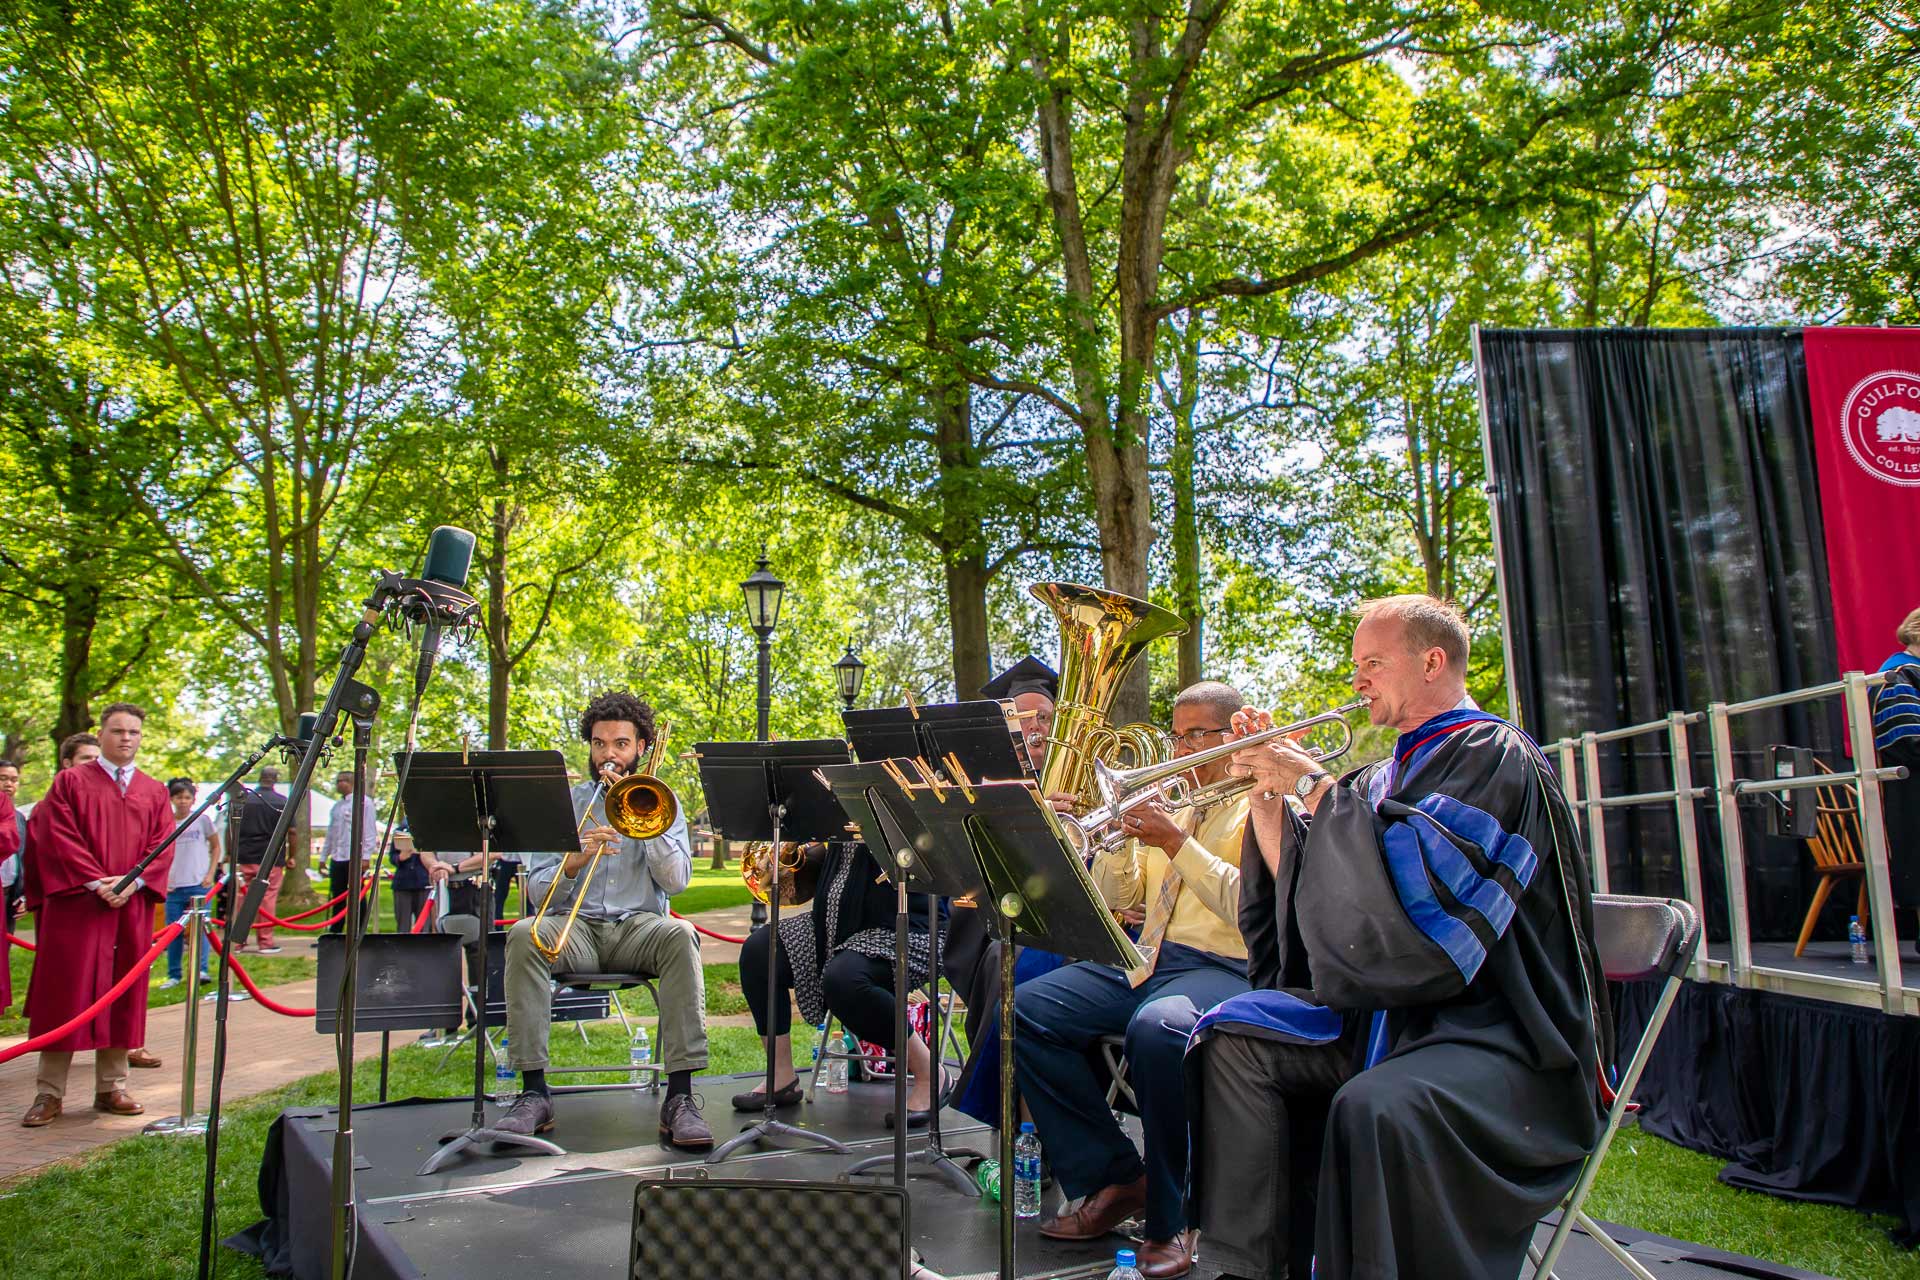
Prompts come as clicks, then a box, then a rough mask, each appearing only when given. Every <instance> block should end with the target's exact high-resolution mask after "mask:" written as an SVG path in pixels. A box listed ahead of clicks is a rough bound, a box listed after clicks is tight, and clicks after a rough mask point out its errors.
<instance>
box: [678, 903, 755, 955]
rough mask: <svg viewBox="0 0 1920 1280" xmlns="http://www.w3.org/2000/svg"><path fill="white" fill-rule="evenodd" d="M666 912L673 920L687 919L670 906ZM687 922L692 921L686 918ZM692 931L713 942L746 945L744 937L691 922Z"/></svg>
mask: <svg viewBox="0 0 1920 1280" xmlns="http://www.w3.org/2000/svg"><path fill="white" fill-rule="evenodd" d="M668 914H670V915H671V916H672V917H673V918H674V919H675V920H687V918H686V917H685V916H683V915H681V914H680V913H679V912H678V911H674V910H673V909H672V908H668ZM687 923H688V924H693V921H691V920H687ZM693 931H694V932H695V933H703V934H705V935H706V936H707V937H709V938H712V939H713V940H714V941H715V942H731V943H733V945H735V946H736V947H744V946H746V945H747V940H746V939H745V938H736V937H734V936H732V935H731V934H725V933H715V932H714V931H713V930H711V929H709V928H707V927H706V926H705V925H699V924H693Z"/></svg>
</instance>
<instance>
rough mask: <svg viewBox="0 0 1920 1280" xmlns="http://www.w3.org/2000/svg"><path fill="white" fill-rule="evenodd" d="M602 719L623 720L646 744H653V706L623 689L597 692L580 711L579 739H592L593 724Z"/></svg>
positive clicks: (589, 740)
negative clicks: (584, 708)
mask: <svg viewBox="0 0 1920 1280" xmlns="http://www.w3.org/2000/svg"><path fill="white" fill-rule="evenodd" d="M602 720H625V721H627V722H628V723H629V724H631V725H632V726H633V727H634V729H635V730H636V731H637V732H638V733H639V735H640V737H641V739H642V740H643V742H644V743H645V745H647V746H652V745H653V708H652V707H650V706H648V705H647V704H646V703H644V702H642V701H640V699H638V698H636V697H634V696H633V695H632V694H631V693H628V692H627V691H626V690H625V689H608V690H606V691H604V692H602V693H597V694H595V695H594V697H593V701H591V702H589V703H587V709H586V710H585V711H582V712H581V713H580V741H582V742H592V741H593V726H595V725H596V724H599V723H600V722H601V721H602Z"/></svg>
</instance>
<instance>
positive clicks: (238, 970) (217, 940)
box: [207, 930, 314, 1018]
mask: <svg viewBox="0 0 1920 1280" xmlns="http://www.w3.org/2000/svg"><path fill="white" fill-rule="evenodd" d="M207 941H208V942H209V943H210V944H211V945H212V946H213V949H214V950H215V951H218V952H219V953H220V957H221V959H223V960H225V961H226V962H227V963H228V964H229V965H231V966H233V976H234V977H236V978H238V979H240V985H241V986H243V987H245V988H246V989H247V994H248V995H250V996H252V997H253V999H254V1003H256V1004H258V1005H259V1006H260V1007H261V1008H263V1009H266V1010H268V1011H269V1012H271V1013H277V1014H279V1015H280V1016H281V1017H283V1018H311V1017H313V1014H314V1011H313V1010H312V1009H299V1008H295V1007H294V1006H292V1005H285V1004H281V1003H280V1002H279V1001H278V1000H275V999H274V998H273V997H272V996H270V995H268V994H267V993H266V992H264V991H262V990H261V989H260V988H259V986H258V985H257V984H255V982H254V980H253V976H252V975H251V974H249V973H248V972H247V971H246V970H245V969H244V968H242V967H241V965H240V962H239V961H238V960H236V959H234V958H233V957H232V956H231V955H229V954H228V953H227V940H226V939H225V938H223V937H221V936H220V935H219V934H217V933H214V932H212V931H211V930H209V931H208V932H207Z"/></svg>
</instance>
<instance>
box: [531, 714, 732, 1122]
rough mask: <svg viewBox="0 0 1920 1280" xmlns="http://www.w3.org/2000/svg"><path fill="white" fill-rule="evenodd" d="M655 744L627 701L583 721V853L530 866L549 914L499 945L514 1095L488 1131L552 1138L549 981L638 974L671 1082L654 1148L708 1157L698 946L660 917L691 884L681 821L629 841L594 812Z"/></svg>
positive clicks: (679, 925)
mask: <svg viewBox="0 0 1920 1280" xmlns="http://www.w3.org/2000/svg"><path fill="white" fill-rule="evenodd" d="M654 735H655V728H654V718H653V708H652V707H650V706H648V705H647V704H646V703H644V702H642V701H641V700H640V699H639V698H637V697H635V696H634V695H633V694H631V693H628V692H627V691H626V690H624V689H620V690H610V691H608V692H605V693H602V694H600V695H598V696H597V697H595V698H594V699H593V701H591V702H589V703H588V704H587V707H586V710H585V711H583V712H581V713H580V737H581V739H582V740H583V741H585V742H586V743H587V744H588V748H589V755H590V759H591V763H592V768H591V773H592V777H591V778H590V779H587V780H583V781H582V782H581V783H580V784H579V785H577V786H575V787H574V788H573V809H574V817H575V818H576V819H577V820H579V821H580V822H581V823H582V830H581V832H580V852H578V853H569V854H566V855H565V856H564V857H561V856H556V855H551V854H547V855H540V854H536V855H533V856H532V876H531V877H530V879H529V880H528V884H527V900H528V901H529V902H532V903H542V902H549V890H551V891H552V895H551V900H550V902H549V905H550V907H551V910H549V911H548V912H547V913H545V918H543V919H541V920H539V921H537V922H536V921H535V920H534V919H532V918H531V916H529V918H527V919H523V920H521V921H519V922H518V923H517V924H515V925H514V926H513V930H512V932H510V933H509V934H508V935H507V964H506V980H507V983H506V984H507V1038H508V1040H509V1042H510V1051H511V1055H512V1066H513V1068H514V1069H515V1070H517V1071H518V1072H520V1077H521V1082H522V1084H521V1093H520V1096H519V1097H518V1098H517V1099H515V1100H514V1103H513V1106H512V1107H511V1108H509V1110H508V1111H507V1114H506V1115H505V1116H503V1117H502V1118H501V1120H500V1122H499V1124H498V1125H496V1126H495V1127H496V1128H499V1129H503V1130H505V1131H507V1132H509V1133H526V1134H534V1133H545V1132H547V1131H548V1130H550V1129H552V1128H553V1127H554V1105H553V1097H552V1094H551V1092H550V1091H549V1089H548V1087H547V1074H546V1072H547V1034H548V1030H549V1028H550V1026H551V1024H552V1009H553V988H552V985H551V979H552V977H553V975H554V974H555V973H569V972H571V973H580V972H588V973H644V974H647V975H649V976H651V977H652V978H654V979H655V985H656V986H657V987H658V989H659V992H660V1065H661V1066H662V1067H663V1068H664V1069H665V1072H666V1081H667V1088H666V1097H665V1100H664V1101H663V1102H662V1103H661V1105H660V1136H661V1138H662V1139H663V1140H664V1141H666V1142H669V1143H671V1144H672V1145H673V1146H676V1147H683V1148H688V1149H700V1148H705V1147H711V1146H712V1145H713V1131H712V1130H711V1129H710V1128H708V1127H707V1122H706V1120H705V1119H703V1118H702V1117H701V1115H700V1111H699V1103H698V1099H696V1098H695V1096H694V1093H693V1075H694V1072H696V1071H698V1070H700V1069H701V1068H702V1067H704V1066H706V1065H707V1028H706V982H705V977H704V974H703V973H702V970H701V968H700V936H699V934H697V933H695V932H694V928H693V926H692V925H690V924H688V923H687V922H686V921H684V920H676V919H674V918H673V917H672V916H671V915H670V914H668V903H669V900H670V899H671V898H672V897H673V895H674V894H676V893H679V892H680V891H681V890H682V889H685V888H686V887H687V883H688V882H689V881H690V880H691V879H692V877H693V851H692V848H691V846H690V845H689V843H688V840H687V822H686V817H685V815H684V814H679V813H676V814H675V815H674V818H673V822H672V824H671V825H670V826H669V827H668V828H667V829H666V830H665V831H664V832H663V833H662V834H661V835H659V836H657V837H655V838H652V839H644V840H637V839H633V838H631V837H629V836H623V835H622V834H621V833H620V832H619V831H617V830H615V829H614V828H613V827H612V826H611V825H609V823H608V818H607V814H606V810H605V807H604V802H603V800H602V797H603V796H604V794H605V791H604V789H603V786H602V783H603V782H609V781H611V780H612V779H617V778H620V777H624V776H626V775H628V774H631V773H633V772H634V769H635V766H636V765H637V764H638V762H639V761H640V760H641V759H642V757H644V756H645V754H646V753H647V751H648V749H649V748H650V747H651V746H652V745H653V740H654ZM596 854H599V855H601V857H600V862H599V865H598V866H596V867H594V870H593V872H592V875H591V878H590V879H589V878H588V877H587V875H586V872H587V868H588V866H589V865H590V864H591V863H592V862H593V859H594V857H595V855H596ZM583 892H584V895H585V896H584V898H583V899H582V900H581V901H580V910H579V914H578V916H577V918H575V920H574V922H573V927H572V929H571V930H570V931H568V932H567V936H566V943H565V945H564V946H560V947H559V954H558V955H557V956H556V957H555V958H554V959H552V960H551V961H550V960H549V959H548V958H547V956H546V955H545V954H543V953H542V948H545V950H546V951H549V952H551V951H552V950H553V949H554V948H555V947H556V946H558V944H559V939H560V936H561V933H562V930H563V928H564V925H565V917H566V913H567V912H568V911H569V910H571V908H572V906H573V904H574V901H575V899H576V897H577V896H579V895H581V894H582V893H583ZM536 928H537V929H538V934H537V935H536V933H535V930H536ZM536 941H537V944H538V945H536Z"/></svg>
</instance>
